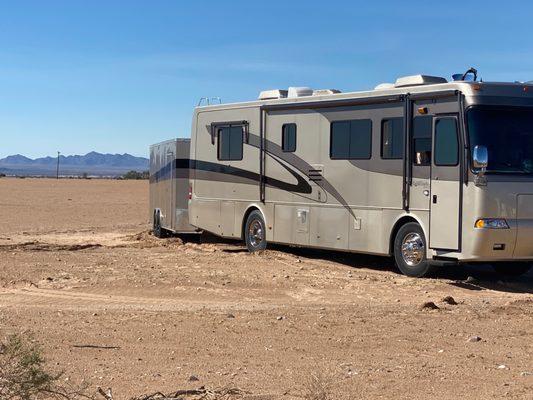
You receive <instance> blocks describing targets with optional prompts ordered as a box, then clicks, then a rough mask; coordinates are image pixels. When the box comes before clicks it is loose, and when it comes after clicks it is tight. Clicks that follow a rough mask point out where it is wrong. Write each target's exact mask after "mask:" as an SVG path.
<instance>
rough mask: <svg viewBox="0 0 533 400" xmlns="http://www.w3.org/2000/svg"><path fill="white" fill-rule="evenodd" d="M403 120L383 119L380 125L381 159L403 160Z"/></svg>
mask: <svg viewBox="0 0 533 400" xmlns="http://www.w3.org/2000/svg"><path fill="white" fill-rule="evenodd" d="M403 134H404V132H403V118H391V119H384V120H383V121H382V123H381V158H388V159H399V158H403Z"/></svg>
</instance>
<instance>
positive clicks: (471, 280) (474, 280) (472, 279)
mask: <svg viewBox="0 0 533 400" xmlns="http://www.w3.org/2000/svg"><path fill="white" fill-rule="evenodd" d="M465 282H466V283H476V282H477V279H476V278H474V277H473V276H469V277H468V278H466V280H465Z"/></svg>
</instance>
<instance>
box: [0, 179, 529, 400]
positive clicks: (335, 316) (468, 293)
mask: <svg viewBox="0 0 533 400" xmlns="http://www.w3.org/2000/svg"><path fill="white" fill-rule="evenodd" d="M0 221H1V222H0V336H1V337H5V336H7V335H9V334H12V333H24V332H32V333H33V336H34V338H35V340H37V341H38V342H39V343H40V344H41V346H42V348H43V351H44V353H45V355H46V358H47V360H48V362H49V365H50V366H51V367H52V368H54V369H56V370H64V371H65V375H64V378H65V379H69V381H70V382H79V381H80V380H82V379H84V380H86V381H88V382H90V385H91V386H90V387H91V388H92V389H94V388H96V387H97V386H100V387H102V388H106V389H107V388H109V387H110V388H112V389H113V393H114V397H115V399H119V400H120V399H127V398H129V397H130V396H134V395H135V396H136V395H141V394H143V393H152V392H156V391H161V392H172V391H176V390H178V389H186V388H198V387H201V386H205V387H207V388H239V389H241V390H243V391H244V392H246V393H247V394H246V398H250V399H302V398H309V399H311V398H315V397H310V395H311V394H312V393H310V392H314V393H315V394H316V393H317V392H318V391H319V389H320V390H322V389H323V390H324V391H325V393H327V394H329V397H328V398H330V399H410V400H413V399H421V400H422V399H424V400H427V399H500V398H509V399H532V398H533V295H532V293H533V276H532V275H531V274H530V275H529V276H525V277H522V278H513V279H509V278H502V277H500V276H497V275H495V274H494V273H493V272H491V271H490V270H489V269H484V268H481V267H477V268H475V269H474V268H471V267H468V268H466V267H465V268H448V269H444V270H442V271H441V272H440V273H439V276H438V277H437V278H436V279H412V278H407V277H404V276H401V275H399V274H398V273H397V272H396V271H395V270H394V268H393V265H392V263H391V260H390V259H388V258H383V257H371V256H362V255H354V254H347V253H339V252H329V251H318V250H306V249H299V248H291V247H285V246H271V247H270V248H269V249H268V250H267V251H266V252H264V253H263V254H260V255H251V254H248V253H247V252H246V251H245V249H244V248H243V246H242V245H241V244H240V243H238V242H229V241H223V240H220V239H217V238H214V237H210V236H207V235H206V236H204V237H203V238H202V239H201V241H200V242H199V243H198V242H194V241H191V242H187V241H184V242H182V241H181V240H179V239H176V238H170V239H163V240H160V239H155V238H154V237H152V236H151V235H150V234H149V223H148V183H147V182H146V181H110V180H66V179H65V180H48V179H6V178H3V179H0ZM532 240H533V238H532ZM469 277H470V278H469ZM467 278H468V279H467ZM450 296H451V297H452V298H453V300H452V299H450V298H449V297H450ZM426 302H433V303H434V304H435V305H436V306H437V308H435V309H433V308H427V307H425V308H424V307H422V306H423V304H424V303H426ZM316 398H317V399H321V398H325V397H316Z"/></svg>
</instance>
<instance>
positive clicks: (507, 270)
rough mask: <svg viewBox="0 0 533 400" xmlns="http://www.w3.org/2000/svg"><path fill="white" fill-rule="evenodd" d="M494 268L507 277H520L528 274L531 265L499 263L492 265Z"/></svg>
mask: <svg viewBox="0 0 533 400" xmlns="http://www.w3.org/2000/svg"><path fill="white" fill-rule="evenodd" d="M492 268H493V269H494V271H496V272H497V273H498V274H501V275H507V276H520V275H524V274H527V273H528V272H529V270H530V269H531V264H528V263H512V262H510V263H498V264H492Z"/></svg>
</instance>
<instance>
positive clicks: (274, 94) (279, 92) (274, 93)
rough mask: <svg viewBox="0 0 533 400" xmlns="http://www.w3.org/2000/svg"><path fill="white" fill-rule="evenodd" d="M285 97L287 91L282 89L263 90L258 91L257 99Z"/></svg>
mask: <svg viewBox="0 0 533 400" xmlns="http://www.w3.org/2000/svg"><path fill="white" fill-rule="evenodd" d="M286 97H287V91H286V90H283V89H272V90H263V91H262V92H261V93H259V97H258V100H273V99H284V98H286Z"/></svg>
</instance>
